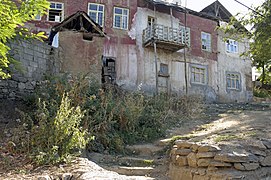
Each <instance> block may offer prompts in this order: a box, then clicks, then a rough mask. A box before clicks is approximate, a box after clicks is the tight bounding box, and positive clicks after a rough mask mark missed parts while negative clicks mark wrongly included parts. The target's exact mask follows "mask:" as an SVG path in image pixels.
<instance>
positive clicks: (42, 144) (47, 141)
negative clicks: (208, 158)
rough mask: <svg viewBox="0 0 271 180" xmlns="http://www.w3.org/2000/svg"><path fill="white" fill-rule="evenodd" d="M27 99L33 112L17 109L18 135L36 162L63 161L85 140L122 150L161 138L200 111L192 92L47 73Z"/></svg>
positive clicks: (90, 147) (97, 148) (93, 146)
mask: <svg viewBox="0 0 271 180" xmlns="http://www.w3.org/2000/svg"><path fill="white" fill-rule="evenodd" d="M26 100H28V101H31V102H27V103H29V104H34V105H33V111H32V112H28V113H23V112H21V114H22V115H23V116H22V117H23V118H22V124H24V126H22V128H23V129H22V131H21V132H22V133H24V136H22V137H27V138H28V139H27V141H25V143H24V144H21V145H20V147H23V148H21V150H24V152H25V153H27V154H29V155H31V157H32V159H33V160H35V161H36V162H37V163H39V164H50V163H58V162H62V161H67V160H68V159H69V157H70V156H72V155H73V154H74V153H75V152H80V150H81V149H82V148H84V147H85V145H86V146H87V149H88V150H89V151H95V152H104V151H107V152H111V153H114V152H115V153H122V152H124V147H125V145H127V144H133V143H138V142H148V141H151V140H154V139H157V138H161V137H163V136H165V134H166V129H167V128H169V127H170V126H171V125H174V124H176V123H177V122H178V121H180V120H181V119H183V118H184V117H186V118H192V117H194V116H197V115H199V114H200V112H201V111H202V106H201V100H200V99H199V98H198V97H195V96H184V97H169V96H167V95H166V94H160V95H157V96H153V97H150V96H145V95H144V94H143V93H142V92H140V91H136V92H126V91H124V90H121V89H119V88H118V87H116V86H107V87H102V86H101V85H100V84H99V83H98V81H96V80H95V79H94V78H91V77H88V76H78V77H72V76H69V75H63V76H61V77H50V78H48V80H46V81H44V82H43V83H41V84H40V86H39V88H38V89H37V91H36V94H35V95H34V96H33V97H32V98H26ZM90 140H92V141H90ZM16 143H18V142H16Z"/></svg>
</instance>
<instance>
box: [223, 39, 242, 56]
mask: <svg viewBox="0 0 271 180" xmlns="http://www.w3.org/2000/svg"><path fill="white" fill-rule="evenodd" d="M238 45H239V43H238V41H236V40H234V39H227V40H226V42H225V46H226V52H228V53H235V54H237V53H238V50H239V48H238ZM230 46H233V47H235V48H233V49H235V50H236V51H231V48H230ZM228 47H229V48H228Z"/></svg>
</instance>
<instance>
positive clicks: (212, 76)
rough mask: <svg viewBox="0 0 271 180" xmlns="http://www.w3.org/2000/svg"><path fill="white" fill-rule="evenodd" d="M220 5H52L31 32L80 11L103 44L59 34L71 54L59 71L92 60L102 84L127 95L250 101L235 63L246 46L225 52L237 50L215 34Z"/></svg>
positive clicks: (92, 1) (131, 0) (83, 1)
mask: <svg viewBox="0 0 271 180" xmlns="http://www.w3.org/2000/svg"><path fill="white" fill-rule="evenodd" d="M218 5H219V6H217V5H216V4H212V5H210V6H208V7H207V8H205V9H204V10H203V11H202V12H195V11H192V10H189V9H185V8H183V7H181V6H179V5H178V4H170V3H167V2H166V1H155V0H137V1H135V0H126V1H114V0H80V2H78V1H76V2H74V1H71V0H57V1H54V2H51V7H50V9H49V11H48V12H49V14H48V15H47V16H43V17H41V18H40V20H37V21H33V22H30V25H29V26H31V27H33V28H36V29H35V30H37V31H40V30H43V31H46V32H49V31H50V28H51V27H52V26H53V25H56V24H57V21H62V20H63V19H64V18H65V17H68V16H69V15H71V14H73V13H75V12H77V11H85V12H86V13H87V14H88V15H89V16H90V17H91V18H92V20H93V21H95V22H96V23H98V24H99V25H100V26H101V27H103V31H104V32H105V34H106V38H104V39H103V40H100V41H102V42H101V43H95V42H96V41H95V42H94V43H93V42H87V44H86V42H85V41H84V40H81V41H80V40H79V39H80V37H78V38H79V39H78V40H76V41H74V40H73V39H72V38H68V37H69V36H71V34H73V35H74V37H75V38H76V36H77V35H75V34H74V33H73V32H64V33H62V35H60V36H59V44H62V45H60V46H59V48H60V49H61V48H62V47H65V48H68V49H70V50H71V51H70V52H72V53H70V54H69V53H67V54H65V53H63V54H62V55H63V56H62V57H63V59H62V61H63V63H64V66H63V67H64V68H63V69H64V70H67V71H70V70H71V71H73V70H74V68H76V67H79V68H77V69H78V70H80V69H81V68H80V66H78V63H77V62H78V61H77V60H78V59H85V61H83V62H81V61H80V62H81V63H82V64H86V63H88V62H89V61H88V58H89V59H93V62H94V61H95V60H96V62H98V63H97V65H98V66H99V65H100V66H101V67H100V68H98V70H100V71H101V72H100V74H101V75H102V77H101V79H102V82H112V83H116V84H118V85H119V86H121V87H122V88H125V89H130V90H134V89H137V88H138V87H140V88H141V89H142V90H143V91H145V92H150V93H154V92H156V91H157V90H158V91H159V92H161V91H163V92H167V93H169V94H178V95H181V94H185V92H186V90H187V91H188V93H189V94H199V95H201V96H203V97H204V98H205V100H207V101H222V102H231V101H237V102H240V101H248V100H250V96H251V86H250V82H251V79H250V77H251V71H250V61H249V60H247V59H246V60H244V59H242V58H240V57H239V54H240V53H241V52H242V51H243V50H245V48H246V45H245V44H246V43H244V44H243V43H239V44H237V46H238V47H237V49H238V52H237V53H236V52H234V53H232V52H227V51H225V49H226V50H229V49H230V48H234V47H235V46H236V44H234V43H235V42H234V41H228V42H225V41H224V39H223V38H224V37H225V36H224V35H223V34H222V33H221V32H219V31H217V30H216V27H217V26H218V25H219V22H220V21H228V19H227V18H229V16H230V14H229V13H228V11H225V8H224V7H223V6H222V5H221V4H220V3H219V4H218ZM214 7H215V8H214ZM213 12H215V13H213ZM223 13H224V14H223ZM76 39H77V38H76ZM90 43H93V44H94V45H95V46H94V47H93V45H90ZM99 44H100V45H99ZM227 44H228V45H227ZM91 47H93V48H91ZM227 48H229V49H227ZM72 50H73V51H72ZM233 51H235V50H233ZM94 54H95V55H94ZM91 55H94V56H91ZM90 61H92V60H90ZM99 61H100V62H99ZM87 66H88V65H87ZM87 70H88V69H86V71H87ZM186 82H187V83H186Z"/></svg>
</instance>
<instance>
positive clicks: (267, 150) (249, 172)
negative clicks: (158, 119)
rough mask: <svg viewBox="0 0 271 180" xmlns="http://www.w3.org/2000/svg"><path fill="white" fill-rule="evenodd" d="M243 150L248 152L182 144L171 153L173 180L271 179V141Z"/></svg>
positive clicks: (180, 141) (190, 143)
mask: <svg viewBox="0 0 271 180" xmlns="http://www.w3.org/2000/svg"><path fill="white" fill-rule="evenodd" d="M240 147H243V148H244V149H243V148H239V149H235V150H230V149H231V148H228V147H227V146H225V145H223V147H222V146H221V147H220V146H214V145H207V144H200V143H194V142H188V141H182V140H178V141H176V142H175V145H174V146H173V149H172V150H171V153H170V158H171V159H170V168H169V176H170V179H172V180H223V179H225V180H227V179H249V180H258V179H262V180H269V179H271V140H268V139H265V140H255V141H251V142H249V143H247V142H246V146H243V145H242V146H240Z"/></svg>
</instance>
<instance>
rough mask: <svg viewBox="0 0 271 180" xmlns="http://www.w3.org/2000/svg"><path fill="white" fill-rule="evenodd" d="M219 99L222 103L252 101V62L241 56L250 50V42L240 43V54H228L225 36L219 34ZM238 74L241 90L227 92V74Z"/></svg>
mask: <svg viewBox="0 0 271 180" xmlns="http://www.w3.org/2000/svg"><path fill="white" fill-rule="evenodd" d="M218 33H219V37H218V52H219V53H218V66H217V68H218V81H219V84H218V89H219V90H218V99H219V101H222V102H246V101H251V100H252V96H253V95H252V69H251V60H250V59H248V58H246V57H240V55H241V54H242V53H243V52H245V51H247V50H248V48H249V45H248V42H247V41H244V42H238V53H228V52H226V43H225V41H224V38H226V36H225V34H224V33H222V32H220V31H219V32H218ZM227 72H236V73H239V74H240V76H241V89H240V90H239V91H237V90H227V82H226V73H227Z"/></svg>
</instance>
